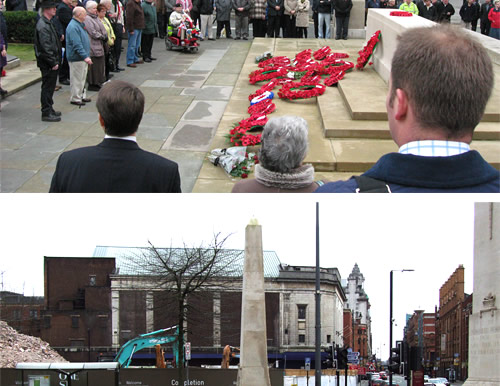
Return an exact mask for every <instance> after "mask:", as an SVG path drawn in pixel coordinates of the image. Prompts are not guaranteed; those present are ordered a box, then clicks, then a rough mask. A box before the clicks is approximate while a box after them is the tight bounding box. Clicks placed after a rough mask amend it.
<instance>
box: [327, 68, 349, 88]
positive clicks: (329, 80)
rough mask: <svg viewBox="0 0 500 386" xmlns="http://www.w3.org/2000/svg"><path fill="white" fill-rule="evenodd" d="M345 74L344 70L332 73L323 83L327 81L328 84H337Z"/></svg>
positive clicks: (329, 85)
mask: <svg viewBox="0 0 500 386" xmlns="http://www.w3.org/2000/svg"><path fill="white" fill-rule="evenodd" d="M344 75H345V72H344V71H338V72H334V73H333V74H332V75H330V76H329V77H328V78H326V79H325V81H324V82H323V83H325V85H326V86H328V87H331V86H333V85H336V84H337V83H338V82H339V80H341V79H342V78H343V77H344Z"/></svg>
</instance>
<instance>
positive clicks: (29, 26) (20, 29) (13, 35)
mask: <svg viewBox="0 0 500 386" xmlns="http://www.w3.org/2000/svg"><path fill="white" fill-rule="evenodd" d="M3 15H4V16H5V21H6V22H7V28H8V32H7V41H8V42H12V43H33V38H34V36H35V26H36V16H37V13H36V12H34V11H8V12H4V13H3Z"/></svg>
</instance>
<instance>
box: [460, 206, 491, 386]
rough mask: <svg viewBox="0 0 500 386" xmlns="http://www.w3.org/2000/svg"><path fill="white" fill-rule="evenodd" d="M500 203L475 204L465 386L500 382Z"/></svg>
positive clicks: (481, 385) (485, 385) (486, 385)
mask: <svg viewBox="0 0 500 386" xmlns="http://www.w3.org/2000/svg"><path fill="white" fill-rule="evenodd" d="M499 277H500V203H487V202H481V203H476V205H475V219H474V291H473V293H474V297H473V300H472V302H473V303H472V315H471V316H470V322H469V377H468V379H467V381H466V382H465V385H464V386H493V385H498V384H500V366H498V361H499V359H498V358H500V309H499V302H500V299H499V297H500V280H498V278H499Z"/></svg>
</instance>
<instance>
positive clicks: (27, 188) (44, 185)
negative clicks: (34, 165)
mask: <svg viewBox="0 0 500 386" xmlns="http://www.w3.org/2000/svg"><path fill="white" fill-rule="evenodd" d="M54 171H55V166H51V167H44V168H42V169H40V170H39V171H38V172H37V173H36V174H34V175H33V176H32V177H31V178H30V179H28V180H27V181H26V182H25V183H24V184H23V185H22V186H21V187H20V188H19V189H18V190H17V192H18V193H38V192H48V191H49V189H50V183H51V181H52V176H53V174H54Z"/></svg>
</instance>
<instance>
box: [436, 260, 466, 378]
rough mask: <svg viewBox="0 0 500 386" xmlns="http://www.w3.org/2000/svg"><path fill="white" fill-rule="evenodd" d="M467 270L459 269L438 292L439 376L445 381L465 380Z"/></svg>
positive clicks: (461, 267)
mask: <svg viewBox="0 0 500 386" xmlns="http://www.w3.org/2000/svg"><path fill="white" fill-rule="evenodd" d="M465 297H466V295H465V293H464V266H463V265H459V266H458V268H457V269H456V270H455V272H454V273H453V274H452V275H451V276H450V278H449V279H448V280H447V281H446V283H444V285H443V286H442V287H441V288H440V290H439V324H438V325H439V334H440V344H439V347H438V348H439V356H438V357H439V366H438V367H439V370H438V371H439V375H440V376H445V377H446V378H451V379H454V378H455V379H457V380H462V381H463V380H465V379H466V378H465V377H464V375H466V373H467V372H466V371H465V369H464V368H463V367H462V365H461V364H462V363H466V362H467V358H464V357H462V356H461V355H464V354H463V353H464V351H463V342H464V336H465V334H466V331H465V330H466V326H465V324H464V318H463V312H462V307H463V302H464V300H465Z"/></svg>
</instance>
